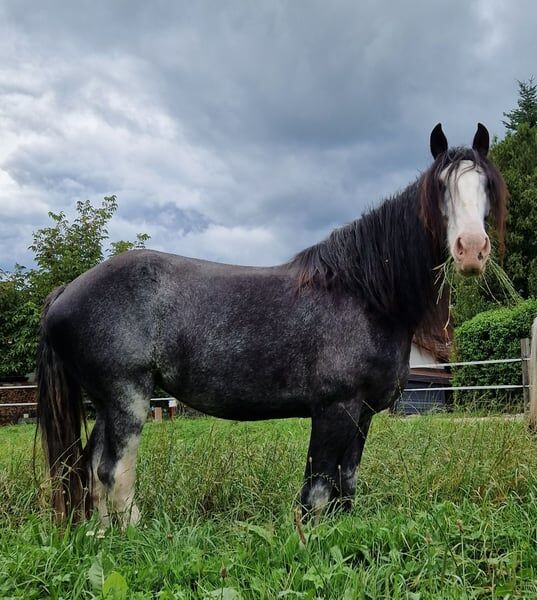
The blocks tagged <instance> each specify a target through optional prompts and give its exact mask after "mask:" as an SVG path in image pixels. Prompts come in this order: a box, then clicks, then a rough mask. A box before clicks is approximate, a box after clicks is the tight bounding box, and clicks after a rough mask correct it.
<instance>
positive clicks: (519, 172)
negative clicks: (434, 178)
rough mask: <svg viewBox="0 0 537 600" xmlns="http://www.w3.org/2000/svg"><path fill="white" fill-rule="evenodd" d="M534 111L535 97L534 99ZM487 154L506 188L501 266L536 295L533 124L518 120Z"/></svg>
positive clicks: (536, 139)
mask: <svg viewBox="0 0 537 600" xmlns="http://www.w3.org/2000/svg"><path fill="white" fill-rule="evenodd" d="M534 108H535V111H536V114H537V98H536V99H535V107H534ZM491 157H492V159H493V161H494V162H495V163H496V166H497V167H498V168H499V170H500V171H501V173H502V175H503V177H504V179H505V183H506V184H507V189H508V190H509V214H508V219H507V234H506V257H505V270H506V272H507V274H508V275H509V277H510V278H511V280H512V281H513V284H514V286H515V288H516V289H517V290H518V291H519V292H520V293H521V294H522V296H524V297H525V298H527V297H528V296H529V295H534V296H535V295H537V125H533V126H531V125H530V124H529V123H527V122H525V121H523V122H521V123H520V124H519V125H518V127H517V129H516V130H515V131H513V132H508V133H507V135H506V136H505V138H504V139H503V140H502V141H500V142H498V143H496V144H495V145H494V146H493V148H492V150H491Z"/></svg>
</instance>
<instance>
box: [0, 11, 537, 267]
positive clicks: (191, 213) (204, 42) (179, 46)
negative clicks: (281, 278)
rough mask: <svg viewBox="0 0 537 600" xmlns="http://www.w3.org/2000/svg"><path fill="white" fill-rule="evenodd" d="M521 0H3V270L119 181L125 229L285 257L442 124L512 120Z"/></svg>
mask: <svg viewBox="0 0 537 600" xmlns="http://www.w3.org/2000/svg"><path fill="white" fill-rule="evenodd" d="M536 12H537V8H535V7H534V5H533V3H531V2H530V1H529V0H522V1H521V2H519V3H518V4H517V10H516V11H514V10H512V9H511V10H509V7H507V6H506V5H505V3H503V2H500V1H499V0H491V1H489V0H487V1H485V0H480V1H478V2H474V3H468V2H462V1H461V0H458V1H455V2H451V3H431V2H428V1H425V0H414V1H413V2H406V3H393V2H388V1H387V0H382V1H381V2H375V3H357V2H350V1H346V2H343V1H339V2H333V3H330V5H327V4H326V3H322V2H301V1H297V2H283V1H276V2H272V1H271V2H256V3H244V2H238V1H237V2H226V3H218V4H214V3H209V2H196V3H182V2H181V3H176V2H164V1H160V2H153V3H142V2H126V1H125V2H113V3H108V2H104V1H103V2H95V1H93V2H77V3H68V2H65V1H61V2H60V1H50V2H47V3H42V4H39V5H38V4H36V3H30V2H24V1H20V0H18V1H15V0H11V1H6V2H4V3H2V6H1V8H0V53H1V55H2V57H3V60H2V61H1V63H0V133H1V135H0V266H2V267H11V266H12V265H13V263H14V262H16V261H18V262H22V263H25V264H28V263H29V261H30V260H31V255H30V254H29V253H28V251H27V250H26V248H27V246H28V245H29V243H30V241H31V231H32V230H33V229H35V228H37V227H40V226H43V225H44V224H45V223H46V222H47V211H48V210H55V211H58V210H65V211H66V212H68V213H72V210H73V206H74V203H75V201H76V200H78V199H84V198H90V199H92V200H93V201H96V202H97V201H99V200H100V198H101V197H102V196H103V195H107V194H111V193H115V194H117V195H118V198H119V204H120V210H119V212H118V214H117V216H116V217H115V218H114V222H113V223H112V226H111V228H110V231H111V235H112V236H114V237H115V238H119V237H124V238H125V237H133V236H134V235H135V233H136V232H138V231H147V232H148V233H150V234H151V235H152V245H153V246H154V247H156V248H159V249H165V250H168V251H172V252H179V253H184V254H191V255H192V254H196V255H198V256H202V257H205V258H211V259H215V260H225V261H236V262H242V263H245V262H246V263H256V264H270V263H274V262H277V261H282V260H285V259H286V258H287V257H289V256H290V255H291V254H293V253H294V252H296V251H297V250H299V249H300V248H301V247H303V246H305V245H308V244H310V243H312V242H314V241H315V240H316V239H319V238H320V237H322V236H323V235H325V234H326V233H327V232H328V231H329V230H330V229H331V228H332V227H334V226H335V225H337V224H340V223H343V222H346V221H349V220H351V219H353V218H355V217H357V216H358V215H359V214H360V213H361V212H362V211H363V210H364V208H365V207H367V206H369V205H372V204H375V203H377V202H378V201H379V200H380V199H381V198H382V197H384V196H386V195H388V194H390V193H391V192H394V191H396V190H397V189H400V188H402V187H403V186H404V185H405V184H406V183H408V182H410V181H411V180H412V179H413V178H414V177H415V176H416V175H417V174H418V172H419V170H420V169H423V168H424V167H425V166H426V165H427V163H428V160H429V158H428V135H429V131H430V129H431V127H432V126H433V125H434V124H435V123H436V122H438V121H442V122H443V123H444V128H445V131H446V132H447V134H448V138H449V139H450V141H451V142H453V143H456V144H458V143H465V142H466V143H467V142H468V141H469V140H471V137H472V135H473V132H474V128H475V124H476V122H477V121H478V120H479V121H482V122H484V123H486V124H487V125H488V126H489V129H490V130H491V131H492V132H495V133H498V134H502V132H503V127H502V125H501V120H502V112H503V111H504V110H508V109H509V108H511V107H512V106H513V105H514V103H515V102H516V79H524V78H527V77H528V76H530V75H531V74H532V73H533V71H532V69H533V68H534V66H533V57H534V56H535V55H536V51H537V41H536V40H535V37H534V35H533V30H532V23H533V22H534V20H533V19H531V18H530V15H533V16H535V13H536Z"/></svg>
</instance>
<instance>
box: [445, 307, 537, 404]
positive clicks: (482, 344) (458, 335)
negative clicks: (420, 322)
mask: <svg viewBox="0 0 537 600" xmlns="http://www.w3.org/2000/svg"><path fill="white" fill-rule="evenodd" d="M535 316H537V300H536V299H531V300H525V301H524V302H520V303H519V304H517V305H516V306H515V307H514V308H499V309H495V310H489V311H486V312H483V313H480V314H478V315H476V316H475V317H474V318H473V319H470V320H469V321H466V322H465V323H463V324H462V325H461V326H460V327H457V328H456V330H455V358H454V360H456V361H458V362H465V361H475V360H489V359H498V358H517V357H519V356H520V340H521V339H522V338H526V337H529V336H530V331H531V324H532V322H533V319H534V318H535ZM521 383H522V377H521V366H520V363H518V362H516V363H506V364H495V365H472V366H464V367H453V385H454V386H464V385H499V384H503V385H507V384H509V385H519V384H521ZM476 399H479V402H480V403H481V402H482V403H483V406H482V407H483V408H487V407H491V406H495V405H496V406H497V405H498V404H500V405H509V406H517V407H518V408H519V407H520V406H521V402H522V390H520V389H515V390H484V391H480V392H479V393H478V394H474V393H472V392H467V391H462V392H456V393H455V401H456V403H457V404H467V403H468V402H469V401H475V400H476Z"/></svg>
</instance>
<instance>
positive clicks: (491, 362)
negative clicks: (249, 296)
mask: <svg viewBox="0 0 537 600" xmlns="http://www.w3.org/2000/svg"><path fill="white" fill-rule="evenodd" d="M529 360H530V359H529V358H527V357H519V358H495V359H490V360H472V361H466V362H452V363H439V364H426V365H416V366H414V367H412V369H440V368H442V369H445V368H448V367H466V366H472V365H497V364H502V363H524V362H525V361H529ZM32 388H34V389H35V388H37V385H4V386H0V392H1V391H2V390H16V389H21V390H22V389H32ZM528 388H529V384H525V383H523V384H519V385H507V384H506V385H503V384H498V385H460V386H441V387H438V386H435V385H434V384H432V385H430V386H427V387H420V388H408V387H407V388H404V390H402V391H403V392H424V391H428V390H431V391H437V392H456V391H461V392H462V391H472V390H473V391H477V390H526V389H528ZM169 400H175V398H172V397H166V398H151V400H150V402H151V403H154V402H157V401H160V402H163V401H169ZM88 404H89V403H88ZM14 406H15V407H17V406H37V402H20V403H15V402H14V403H11V404H10V403H1V404H0V408H3V407H14Z"/></svg>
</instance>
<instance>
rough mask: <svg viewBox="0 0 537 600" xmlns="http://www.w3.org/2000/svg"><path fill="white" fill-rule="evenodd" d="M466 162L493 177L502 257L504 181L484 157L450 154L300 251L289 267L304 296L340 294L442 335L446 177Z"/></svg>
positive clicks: (445, 309) (445, 299) (446, 315)
mask: <svg viewBox="0 0 537 600" xmlns="http://www.w3.org/2000/svg"><path fill="white" fill-rule="evenodd" d="M463 160H471V161H472V162H473V163H474V164H475V165H476V166H477V167H479V168H480V169H481V170H482V171H483V172H484V173H485V176H486V177H487V187H488V194H489V198H490V202H491V216H492V219H493V220H494V223H495V228H496V237H497V240H498V243H499V247H500V252H501V251H502V248H503V235H504V228H505V218H506V198H507V192H506V188H505V183H504V182H503V179H502V177H501V175H500V174H499V172H498V171H497V169H496V168H495V166H494V165H493V164H492V163H491V162H490V161H489V160H488V159H487V158H486V157H484V156H483V155H481V154H479V153H478V152H476V151H474V150H471V149H469V148H451V149H449V150H448V151H446V152H442V153H441V154H440V155H439V156H438V157H437V158H436V160H435V161H434V162H433V164H432V165H431V167H430V168H429V169H428V170H427V171H425V172H424V173H423V174H422V175H421V177H419V178H418V179H417V180H416V181H415V182H414V183H412V184H410V185H409V186H408V187H407V188H406V189H405V190H403V191H402V192H400V193H399V194H397V195H395V196H392V197H391V198H388V199H387V200H385V201H384V202H383V203H382V204H381V205H380V206H378V207H377V208H374V209H372V210H370V211H369V212H368V213H366V214H364V215H363V216H362V217H360V218H359V219H356V220H355V221H353V222H352V223H349V224H348V225H345V226H344V227H341V228H339V229H336V230H334V231H333V232H332V233H331V234H330V235H329V236H328V238H327V239H325V240H324V241H322V242H320V243H318V244H315V245H314V246H311V247H310V248H307V249H305V250H303V251H302V252H299V253H298V254H297V255H296V256H295V257H294V258H293V259H292V260H291V261H290V262H289V267H290V268H291V269H295V270H296V273H297V284H298V288H299V290H300V289H302V288H304V287H307V286H317V287H320V288H324V289H326V290H331V291H333V292H334V293H335V294H338V293H345V292H347V293H351V294H353V295H355V296H356V297H358V298H360V299H361V300H362V301H363V302H364V304H365V305H366V306H367V307H369V308H371V309H373V310H374V311H376V312H377V313H379V314H380V315H382V316H383V317H384V318H385V319H387V320H389V321H394V322H398V323H400V324H406V325H407V326H408V327H409V329H411V330H416V329H419V334H421V333H422V332H427V333H428V334H430V335H436V336H439V335H441V332H442V330H443V329H444V328H445V325H446V324H447V322H448V320H449V305H448V301H449V298H448V297H443V298H439V285H438V284H437V281H436V279H437V274H436V272H435V270H434V269H435V267H437V266H438V265H440V264H441V263H442V262H444V260H445V259H446V257H447V248H446V230H445V222H444V217H443V215H442V211H441V204H442V202H443V194H444V184H443V183H442V181H441V179H440V174H441V173H442V171H443V170H444V169H446V168H447V169H449V171H448V173H451V172H453V170H455V169H456V168H458V167H459V166H460V163H461V161H463Z"/></svg>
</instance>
